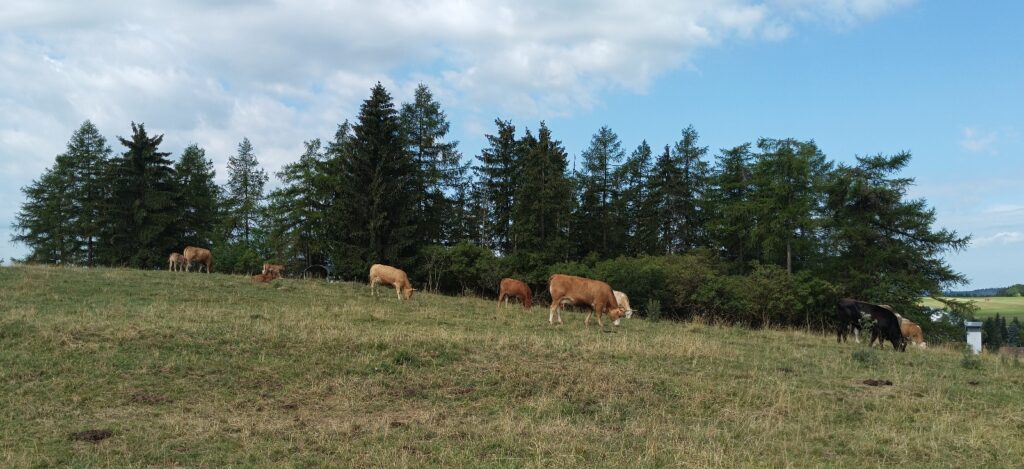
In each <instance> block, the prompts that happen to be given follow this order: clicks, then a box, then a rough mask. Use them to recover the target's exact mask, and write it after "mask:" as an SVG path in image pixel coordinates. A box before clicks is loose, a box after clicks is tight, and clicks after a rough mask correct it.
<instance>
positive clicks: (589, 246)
mask: <svg viewBox="0 0 1024 469" xmlns="http://www.w3.org/2000/svg"><path fill="white" fill-rule="evenodd" d="M580 156H581V158H582V164H581V168H580V169H579V170H578V172H577V173H576V175H575V178H576V187H577V191H578V193H577V198H578V204H577V208H576V213H575V217H574V220H573V240H574V242H575V243H576V246H575V250H576V252H577V253H579V254H581V255H584V254H587V253H590V252H597V253H603V254H604V255H605V256H608V255H610V254H612V253H619V252H622V251H623V250H624V247H625V242H626V230H627V229H628V225H627V224H626V223H627V220H628V214H627V213H625V211H624V210H623V207H621V204H617V200H618V198H619V197H618V194H617V193H616V192H617V188H619V187H620V186H621V185H622V182H621V181H620V180H619V177H618V176H619V175H620V174H619V173H618V172H616V171H615V170H614V166H618V164H619V162H620V161H622V159H623V158H625V151H624V150H623V149H622V142H620V141H619V136H618V135H616V134H615V132H613V131H612V129H610V128H608V127H601V128H600V129H599V130H598V131H597V133H596V134H594V136H593V137H591V140H590V147H588V148H587V149H586V150H584V151H583V153H582V154H581V155H580ZM617 209H619V210H617Z"/></svg>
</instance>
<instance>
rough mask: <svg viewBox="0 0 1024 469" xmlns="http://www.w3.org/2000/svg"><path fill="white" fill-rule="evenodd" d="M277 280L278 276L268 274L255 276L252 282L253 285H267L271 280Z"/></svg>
mask: <svg viewBox="0 0 1024 469" xmlns="http://www.w3.org/2000/svg"><path fill="white" fill-rule="evenodd" d="M275 278H277V274H275V273H268V274H256V275H253V276H252V278H250V280H251V281H252V283H267V282H270V281H271V280H274V279H275Z"/></svg>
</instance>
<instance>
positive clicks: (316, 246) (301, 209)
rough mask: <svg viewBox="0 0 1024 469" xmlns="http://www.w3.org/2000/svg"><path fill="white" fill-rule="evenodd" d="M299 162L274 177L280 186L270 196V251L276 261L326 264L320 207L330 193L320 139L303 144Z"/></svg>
mask: <svg viewBox="0 0 1024 469" xmlns="http://www.w3.org/2000/svg"><path fill="white" fill-rule="evenodd" d="M305 147H306V151H305V152H304V153H303V154H302V156H300V157H299V160H298V161H296V162H294V163H290V164H287V165H285V166H284V168H282V169H281V171H280V172H278V173H277V177H278V178H279V179H280V180H281V182H282V183H283V185H282V187H281V188H279V189H277V190H275V191H273V192H271V193H270V197H269V198H270V203H269V206H268V210H267V212H268V214H269V216H270V226H271V232H270V240H269V244H270V248H271V251H272V253H273V254H274V258H275V260H277V261H278V262H289V261H294V262H295V263H297V264H299V265H301V266H302V267H303V268H306V267H309V266H311V265H323V264H325V263H326V253H327V241H328V239H327V238H328V236H327V234H328V233H327V232H326V231H325V227H326V226H327V225H326V223H325V219H324V215H325V214H326V212H325V210H323V208H324V207H326V206H327V204H328V200H329V199H330V197H331V194H330V192H329V190H328V188H329V186H328V185H327V184H325V183H326V181H325V179H324V177H323V176H324V171H323V167H324V165H325V163H326V156H325V155H324V152H323V148H322V145H321V143H320V139H313V140H311V141H308V142H305Z"/></svg>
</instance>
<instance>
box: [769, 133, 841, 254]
mask: <svg viewBox="0 0 1024 469" xmlns="http://www.w3.org/2000/svg"><path fill="white" fill-rule="evenodd" d="M757 146H758V148H759V149H760V151H761V152H760V153H759V154H758V155H757V157H756V158H757V162H756V163H755V165H754V172H753V176H754V194H753V196H754V199H755V201H754V204H753V205H752V207H753V208H754V213H753V216H752V217H751V219H752V220H753V221H754V229H753V230H752V237H753V238H754V241H755V242H756V243H757V246H758V247H759V248H760V250H761V260H762V261H764V262H767V263H772V264H777V265H782V266H785V267H786V271H787V272H791V273H792V272H793V265H794V261H797V262H799V261H800V260H801V259H802V260H804V261H807V260H808V259H809V258H810V257H812V256H813V254H814V250H815V246H816V244H817V241H818V240H817V238H816V236H817V234H818V221H819V220H820V217H819V215H820V209H821V204H822V187H823V183H824V178H825V176H826V175H827V174H828V172H829V170H830V169H831V163H829V162H827V161H826V159H825V155H824V154H822V153H821V151H820V150H818V146H817V145H816V144H815V143H814V142H813V141H810V142H801V141H797V140H793V139H785V140H774V139H760V140H758V142H757ZM794 257H795V258H796V259H794Z"/></svg>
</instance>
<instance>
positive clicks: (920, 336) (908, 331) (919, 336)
mask: <svg viewBox="0 0 1024 469" xmlns="http://www.w3.org/2000/svg"><path fill="white" fill-rule="evenodd" d="M896 318H897V319H899V320H900V333H901V334H903V338H904V339H906V340H907V341H908V342H910V343H912V344H914V345H916V346H918V347H921V348H928V343H926V342H925V341H924V331H923V330H921V326H920V325H918V324H917V323H916V322H914V321H911V320H909V319H907V318H905V317H903V316H900V315H899V313H897V314H896Z"/></svg>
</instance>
